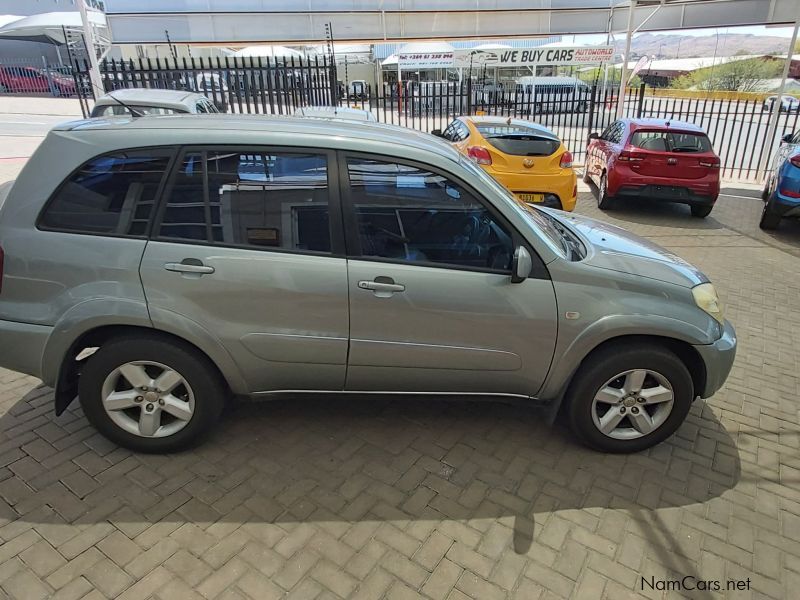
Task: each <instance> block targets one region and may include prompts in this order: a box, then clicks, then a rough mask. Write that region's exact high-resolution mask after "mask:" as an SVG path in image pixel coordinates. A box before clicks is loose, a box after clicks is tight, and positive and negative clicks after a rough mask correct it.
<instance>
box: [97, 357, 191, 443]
mask: <svg viewBox="0 0 800 600" xmlns="http://www.w3.org/2000/svg"><path fill="white" fill-rule="evenodd" d="M101 399H102V403H103V408H104V410H105V411H106V413H107V414H108V416H109V418H110V419H111V420H112V421H113V422H114V423H115V424H116V425H117V426H118V427H120V428H122V429H123V430H125V431H127V432H128V433H132V434H134V435H137V436H140V437H147V438H153V437H167V436H170V435H174V434H175V433H177V432H178V431H180V430H181V429H183V428H184V427H186V425H188V423H189V421H190V420H191V418H192V416H193V415H194V409H195V400H194V392H193V391H192V388H191V386H189V384H188V382H187V381H186V379H184V377H183V376H182V375H181V374H180V373H178V371H176V370H174V369H172V368H170V367H168V366H167V365H164V364H161V363H157V362H152V361H135V362H128V363H125V364H123V365H120V366H119V367H117V368H116V369H114V370H113V371H112V372H111V373H109V375H108V377H106V379H105V381H104V382H103V387H102V391H101Z"/></svg>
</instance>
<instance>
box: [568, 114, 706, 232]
mask: <svg viewBox="0 0 800 600" xmlns="http://www.w3.org/2000/svg"><path fill="white" fill-rule="evenodd" d="M719 164H720V160H719V156H717V155H716V153H715V152H714V150H713V148H712V147H711V141H710V140H709V139H708V136H707V135H706V133H705V131H703V130H702V129H700V128H699V127H698V126H697V125H693V124H691V123H684V122H682V121H673V120H665V119H619V120H617V121H614V122H613V123H612V124H611V125H609V126H608V127H607V128H606V130H605V131H604V132H603V133H602V134H600V135H598V134H596V133H592V134H591V135H590V136H589V148H588V149H587V153H586V169H585V171H584V176H583V180H584V181H586V182H587V183H588V182H589V181H590V180H591V181H593V182H594V183H595V185H597V206H599V207H600V208H601V209H603V210H605V209H608V208H610V205H611V204H612V203H613V200H614V198H618V197H629V198H637V199H641V200H656V201H661V202H675V203H678V204H688V205H689V207H691V209H692V214H693V215H694V216H695V217H706V216H708V215H709V213H710V212H711V209H712V208H714V203H715V202H716V201H717V196H718V195H719Z"/></svg>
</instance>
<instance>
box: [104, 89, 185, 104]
mask: <svg viewBox="0 0 800 600" xmlns="http://www.w3.org/2000/svg"><path fill="white" fill-rule="evenodd" d="M198 95H200V94H196V93H194V92H187V91H185V90H154V89H149V88H127V89H121V90H114V91H113V92H111V94H105V95H104V96H100V98H98V99H97V104H103V105H105V104H118V103H117V102H115V101H114V98H117V99H119V100H122V101H123V102H125V103H126V104H147V105H150V104H157V105H158V104H181V105H182V104H184V103H185V102H186V100H187V99H188V98H192V97H194V96H198ZM111 96H113V97H114V98H112V97H111Z"/></svg>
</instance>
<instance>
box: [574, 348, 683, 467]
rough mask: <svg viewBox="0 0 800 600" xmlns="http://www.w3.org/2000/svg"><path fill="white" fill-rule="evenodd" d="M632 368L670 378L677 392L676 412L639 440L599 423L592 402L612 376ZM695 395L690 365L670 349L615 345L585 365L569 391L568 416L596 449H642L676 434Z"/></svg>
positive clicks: (603, 450)
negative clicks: (620, 435) (614, 432)
mask: <svg viewBox="0 0 800 600" xmlns="http://www.w3.org/2000/svg"><path fill="white" fill-rule="evenodd" d="M631 369H649V370H651V371H655V372H657V373H660V374H661V375H662V376H663V377H664V378H666V380H667V381H668V382H669V384H670V385H671V387H672V391H673V395H674V400H673V406H672V411H671V412H670V413H669V416H668V417H667V418H666V420H665V421H664V422H663V424H661V425H660V426H659V427H657V428H656V429H655V430H653V431H652V432H650V433H649V434H646V435H643V436H641V437H638V438H635V439H616V438H613V437H609V436H607V435H606V434H604V433H603V432H601V431H600V430H599V429H598V427H597V426H596V425H595V423H594V421H593V418H592V411H593V410H594V407H593V402H592V401H593V399H594V397H595V395H596V394H597V392H598V390H600V388H601V387H602V386H603V385H604V384H605V383H606V382H607V381H608V380H609V379H611V378H612V377H614V376H615V375H617V374H619V373H623V372H625V371H628V370H631ZM694 396H695V390H694V384H693V382H692V377H691V375H690V374H689V371H688V369H687V368H686V365H684V364H683V362H682V361H681V360H680V359H679V358H678V357H677V356H676V355H675V354H673V353H672V352H670V351H669V350H667V349H666V348H663V347H661V346H659V345H657V344H645V343H641V342H635V343H632V344H630V345H623V344H612V345H609V346H606V347H604V348H601V349H600V350H598V351H596V352H594V353H593V354H591V355H590V356H589V357H588V358H587V359H586V360H585V361H584V362H583V364H581V366H580V368H579V369H578V372H577V373H576V374H575V377H574V378H573V380H572V384H571V385H570V388H569V390H568V392H567V396H566V402H567V405H566V406H567V418H568V421H569V424H570V427H571V429H572V431H573V432H574V433H575V434H576V435H577V436H578V437H579V439H580V440H581V441H582V442H583V443H584V444H586V445H587V446H589V447H591V448H594V449H595V450H600V451H602V452H613V453H628V452H640V451H642V450H646V449H647V448H650V447H652V446H655V445H656V444H658V443H660V442H662V441H664V440H665V439H667V438H668V437H670V436H671V435H672V434H673V433H675V431H676V430H677V429H678V427H680V426H681V424H682V423H683V421H684V419H685V418H686V415H687V414H688V412H689V409H690V408H691V405H692V400H693V399H694Z"/></svg>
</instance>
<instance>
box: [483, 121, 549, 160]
mask: <svg viewBox="0 0 800 600" xmlns="http://www.w3.org/2000/svg"><path fill="white" fill-rule="evenodd" d="M475 128H476V129H477V130H478V133H480V134H481V135H482V136H483V137H484V139H485V140H486V141H487V142H489V143H490V144H491V145H492V146H494V147H495V148H497V149H498V150H500V152H504V153H506V154H513V155H515V156H550V155H551V154H553V152H555V151H556V150H558V147H559V146H560V145H561V142H559V141H558V140H554V139H553V138H551V137H548V136H544V135H542V134H539V133H537V132H536V130H535V129H532V128H530V127H523V126H520V125H496V124H495V125H489V124H486V125H476V126H475Z"/></svg>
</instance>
